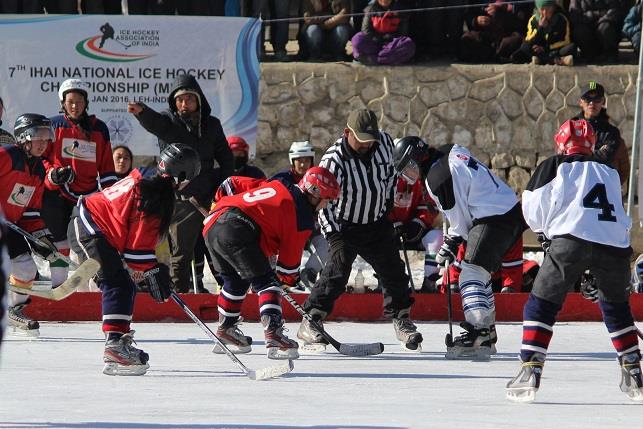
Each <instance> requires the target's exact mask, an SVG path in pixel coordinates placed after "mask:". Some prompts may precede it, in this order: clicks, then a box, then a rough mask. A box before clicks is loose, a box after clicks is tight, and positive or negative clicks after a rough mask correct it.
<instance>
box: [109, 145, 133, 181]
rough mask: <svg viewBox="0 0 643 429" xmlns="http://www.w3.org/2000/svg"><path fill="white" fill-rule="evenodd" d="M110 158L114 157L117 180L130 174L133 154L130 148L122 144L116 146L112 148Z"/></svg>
mask: <svg viewBox="0 0 643 429" xmlns="http://www.w3.org/2000/svg"><path fill="white" fill-rule="evenodd" d="M112 158H114V172H115V173H116V177H118V180H121V179H122V178H123V177H125V176H127V175H128V174H130V172H131V171H132V160H133V159H134V155H133V154H132V151H131V150H130V148H128V147H127V146H124V145H120V146H116V147H115V148H114V150H112Z"/></svg>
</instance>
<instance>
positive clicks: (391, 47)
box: [351, 0, 415, 65]
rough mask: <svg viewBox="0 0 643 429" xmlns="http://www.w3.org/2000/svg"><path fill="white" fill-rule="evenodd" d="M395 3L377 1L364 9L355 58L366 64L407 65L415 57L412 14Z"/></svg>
mask: <svg viewBox="0 0 643 429" xmlns="http://www.w3.org/2000/svg"><path fill="white" fill-rule="evenodd" d="M400 11H401V8H400V7H398V5H397V4H396V2H395V1H394V0H375V1H374V2H373V3H372V4H369V5H368V6H366V8H365V9H364V14H365V15H364V20H363V21H362V31H360V32H359V33H357V34H355V35H354V36H353V39H352V40H351V42H352V44H353V57H355V59H356V60H357V61H359V62H361V63H362V64H366V65H375V64H388V65H396V64H404V63H406V62H408V61H409V60H410V59H411V58H413V55H415V43H414V42H413V40H412V39H411V38H410V37H408V32H409V28H408V27H409V17H408V14H405V13H400Z"/></svg>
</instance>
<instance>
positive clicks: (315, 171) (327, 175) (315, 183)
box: [299, 167, 339, 200]
mask: <svg viewBox="0 0 643 429" xmlns="http://www.w3.org/2000/svg"><path fill="white" fill-rule="evenodd" d="M299 188H300V189H301V190H302V191H304V192H307V193H309V194H310V195H312V196H313V197H317V198H320V199H323V200H336V199H337V198H338V197H339V183H338V182H337V179H336V178H335V176H334V175H333V173H331V172H330V171H329V170H328V169H326V168H324V167H311V168H309V169H308V171H306V174H304V177H302V178H301V180H300V181H299Z"/></svg>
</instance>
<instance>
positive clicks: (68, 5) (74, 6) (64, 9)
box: [41, 0, 120, 14]
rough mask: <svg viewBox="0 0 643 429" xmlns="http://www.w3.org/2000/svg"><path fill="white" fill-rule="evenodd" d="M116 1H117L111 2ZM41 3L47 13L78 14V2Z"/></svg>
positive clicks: (55, 0) (65, 0) (66, 0)
mask: <svg viewBox="0 0 643 429" xmlns="http://www.w3.org/2000/svg"><path fill="white" fill-rule="evenodd" d="M112 1H118V0H112ZM41 3H42V4H43V6H44V7H45V9H46V10H47V13H50V14H51V13H55V14H61V13H67V14H76V13H78V3H79V2H78V0H42V1H41ZM118 3H119V6H120V2H118ZM41 11H42V9H41Z"/></svg>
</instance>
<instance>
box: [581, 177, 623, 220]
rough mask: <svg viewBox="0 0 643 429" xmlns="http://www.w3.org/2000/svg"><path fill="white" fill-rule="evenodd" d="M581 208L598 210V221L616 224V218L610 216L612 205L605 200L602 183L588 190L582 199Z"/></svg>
mask: <svg viewBox="0 0 643 429" xmlns="http://www.w3.org/2000/svg"><path fill="white" fill-rule="evenodd" d="M583 207H585V208H588V209H598V210H600V211H601V212H600V213H599V214H598V220H602V221H606V222H616V216H614V215H612V212H613V211H614V204H611V203H610V202H609V201H608V199H607V192H606V191H605V184H604V183H597V184H596V185H594V187H593V188H592V189H590V191H589V192H588V193H587V195H585V197H583Z"/></svg>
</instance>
